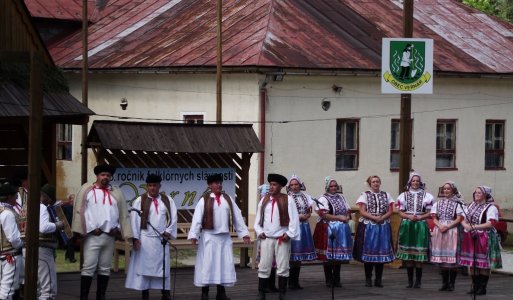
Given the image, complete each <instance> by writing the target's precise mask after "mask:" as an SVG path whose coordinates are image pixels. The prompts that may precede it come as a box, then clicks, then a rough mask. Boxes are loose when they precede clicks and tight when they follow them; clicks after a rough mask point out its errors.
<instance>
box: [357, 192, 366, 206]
mask: <svg viewBox="0 0 513 300" xmlns="http://www.w3.org/2000/svg"><path fill="white" fill-rule="evenodd" d="M360 203H361V204H365V205H367V195H366V194H365V192H363V193H361V194H360V197H358V200H356V204H360Z"/></svg>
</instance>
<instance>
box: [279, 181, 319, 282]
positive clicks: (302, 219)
mask: <svg viewBox="0 0 513 300" xmlns="http://www.w3.org/2000/svg"><path fill="white" fill-rule="evenodd" d="M286 188H287V193H288V194H289V197H292V199H293V200H294V203H295V204H296V207H297V211H298V214H299V230H300V235H301V238H300V240H299V241H295V240H292V241H291V245H290V247H291V250H290V271H289V272H290V274H289V289H291V290H298V289H302V287H301V286H300V285H299V273H300V270H301V262H302V261H309V260H314V259H316V258H317V254H315V248H314V243H313V239H312V232H311V231H310V223H309V222H308V219H310V216H311V214H312V206H313V203H314V202H313V200H312V198H311V197H310V195H307V194H305V193H304V192H302V191H305V190H306V187H305V184H304V183H303V182H302V181H301V179H299V177H297V176H296V175H292V176H291V177H290V179H289V181H288V183H287V185H286Z"/></svg>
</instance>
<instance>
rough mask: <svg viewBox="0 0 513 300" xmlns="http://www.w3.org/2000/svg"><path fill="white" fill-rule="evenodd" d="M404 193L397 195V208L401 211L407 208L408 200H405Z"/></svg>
mask: <svg viewBox="0 0 513 300" xmlns="http://www.w3.org/2000/svg"><path fill="white" fill-rule="evenodd" d="M404 194H405V193H401V195H399V197H397V209H399V210H400V211H405V210H406V205H405V204H406V203H405V202H406V201H404Z"/></svg>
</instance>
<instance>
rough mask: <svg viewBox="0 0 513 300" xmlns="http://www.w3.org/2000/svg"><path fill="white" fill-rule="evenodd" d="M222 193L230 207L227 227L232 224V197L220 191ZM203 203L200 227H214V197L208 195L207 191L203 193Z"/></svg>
mask: <svg viewBox="0 0 513 300" xmlns="http://www.w3.org/2000/svg"><path fill="white" fill-rule="evenodd" d="M221 195H223V197H224V199H225V200H226V202H228V206H229V207H230V217H229V218H228V228H231V226H232V220H233V204H232V198H230V196H228V195H227V194H226V193H221ZM202 197H203V203H204V205H205V206H204V210H203V220H202V221H201V228H202V229H210V230H212V229H214V203H215V202H216V198H214V197H210V193H209V192H207V193H205V194H203V196H202Z"/></svg>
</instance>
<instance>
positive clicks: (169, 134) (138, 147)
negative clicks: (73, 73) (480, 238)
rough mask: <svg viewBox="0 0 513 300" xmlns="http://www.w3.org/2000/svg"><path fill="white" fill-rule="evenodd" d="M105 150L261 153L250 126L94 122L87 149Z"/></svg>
mask: <svg viewBox="0 0 513 300" xmlns="http://www.w3.org/2000/svg"><path fill="white" fill-rule="evenodd" d="M95 143H96V144H98V143H100V144H101V146H102V147H103V148H105V149H110V150H130V151H148V152H169V153H254V152H262V151H263V147H262V145H261V144H260V141H259V140H258V138H257V136H256V134H255V132H254V131H253V128H252V126H251V125H224V124H223V125H217V124H212V125H210V124H209V125H194V124H182V123H179V124H177V123H143V122H140V123H139V122H121V121H98V120H97V121H94V122H93V125H92V127H91V130H90V132H89V136H88V146H92V145H93V144H95Z"/></svg>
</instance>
